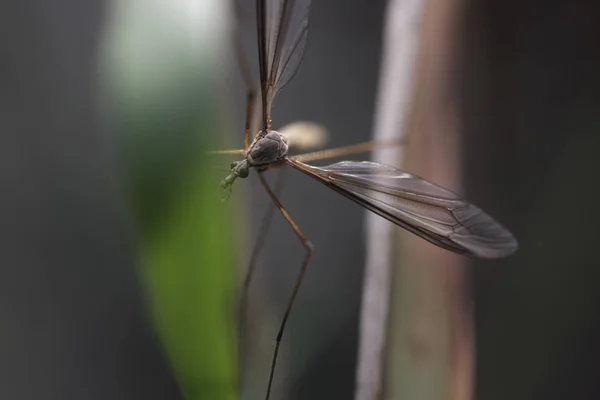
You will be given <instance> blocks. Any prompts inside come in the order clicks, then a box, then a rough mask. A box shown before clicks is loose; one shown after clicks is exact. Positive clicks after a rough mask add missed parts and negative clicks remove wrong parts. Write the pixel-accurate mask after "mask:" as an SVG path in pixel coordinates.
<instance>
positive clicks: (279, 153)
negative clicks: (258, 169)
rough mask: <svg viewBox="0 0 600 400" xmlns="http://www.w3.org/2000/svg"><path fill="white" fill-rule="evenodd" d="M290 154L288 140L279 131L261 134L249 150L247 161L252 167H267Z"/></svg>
mask: <svg viewBox="0 0 600 400" xmlns="http://www.w3.org/2000/svg"><path fill="white" fill-rule="evenodd" d="M287 153H288V145H287V140H286V139H285V137H284V136H283V135H281V134H280V133H279V132H277V131H273V130H272V131H269V133H268V134H266V135H265V134H264V132H263V131H261V132H259V134H258V135H257V137H256V139H255V140H254V142H253V143H252V145H251V146H250V148H249V149H248V153H247V155H246V159H247V160H248V163H249V164H250V165H252V166H260V165H267V164H271V163H274V162H277V161H279V160H281V159H282V158H283V157H285V156H286V155H287Z"/></svg>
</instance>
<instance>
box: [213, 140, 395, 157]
mask: <svg viewBox="0 0 600 400" xmlns="http://www.w3.org/2000/svg"><path fill="white" fill-rule="evenodd" d="M405 144H406V143H405V141H404V140H401V141H399V140H384V141H374V140H373V141H370V142H363V143H358V144H353V145H350V146H343V147H336V148H334V149H325V150H318V151H313V152H310V153H304V154H297V155H293V156H291V157H290V158H293V159H294V160H296V161H300V162H310V161H320V160H326V159H328V158H336V157H345V156H349V155H352V154H360V153H368V152H370V151H373V150H376V149H380V148H383V147H395V146H404V145H405ZM208 154H213V155H243V154H245V150H242V149H240V150H215V151H210V152H208Z"/></svg>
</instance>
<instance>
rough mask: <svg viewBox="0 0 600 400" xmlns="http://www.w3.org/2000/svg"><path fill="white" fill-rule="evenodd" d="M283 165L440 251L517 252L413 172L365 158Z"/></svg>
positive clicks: (487, 221) (507, 238) (496, 228)
mask: <svg viewBox="0 0 600 400" xmlns="http://www.w3.org/2000/svg"><path fill="white" fill-rule="evenodd" d="M286 163H287V164H288V165H290V166H291V167H293V168H295V169H297V170H299V171H301V172H303V173H305V174H307V175H308V176H310V177H312V178H314V179H316V180H317V181H319V182H321V183H323V184H324V185H326V186H328V187H329V188H331V189H333V190H335V191H336V192H338V193H340V194H342V195H343V196H345V197H347V198H349V199H350V200H352V201H354V202H356V203H358V204H360V205H361V206H363V207H365V208H367V209H368V210H371V211H373V212H375V213H376V214H379V215H380V216H382V217H384V218H385V219H387V220H389V221H391V222H393V223H395V224H396V225H399V226H401V227H402V228H404V229H406V230H408V231H410V232H412V233H414V234H416V235H418V236H420V237H422V238H423V239H425V240H427V241H429V242H431V243H433V244H435V245H437V246H439V247H442V248H444V249H447V250H450V251H453V252H455V253H459V254H464V255H470V256H475V257H481V258H502V257H506V256H508V255H510V254H512V253H514V252H515V251H516V250H517V247H518V244H517V241H516V240H515V238H514V237H513V235H512V234H511V233H510V232H509V231H508V230H507V229H505V228H504V227H503V226H502V225H500V224H499V223H498V222H496V221H495V220H494V219H493V218H492V217H490V216H489V215H487V214H486V213H485V212H483V211H482V210H481V209H479V208H477V207H475V206H474V205H472V204H469V203H467V202H466V201H464V200H463V199H461V198H460V197H459V196H458V195H456V194H455V193H453V192H451V191H449V190H447V189H444V188H442V187H440V186H437V185H435V184H433V183H431V182H429V181H426V180H425V179H422V178H419V177H418V176H415V175H412V174H409V173H406V172H403V171H400V170H398V169H396V168H394V167H390V166H388V165H383V164H378V163H374V162H367V161H363V162H355V161H342V162H339V163H336V164H332V165H329V166H326V167H314V166H311V165H307V164H304V163H301V162H299V161H297V160H294V159H293V158H290V159H287V160H286Z"/></svg>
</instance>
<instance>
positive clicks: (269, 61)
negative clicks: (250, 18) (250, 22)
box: [257, 0, 310, 127]
mask: <svg viewBox="0 0 600 400" xmlns="http://www.w3.org/2000/svg"><path fill="white" fill-rule="evenodd" d="M309 8H310V0H257V27H258V42H259V45H258V47H259V49H258V53H259V54H258V55H259V60H260V61H259V63H260V80H261V92H262V104H263V122H264V127H266V126H267V125H268V121H269V120H270V114H271V112H270V110H271V105H272V104H273V100H274V99H275V96H276V95H277V92H278V91H279V90H280V89H281V88H283V87H284V86H285V85H286V84H287V83H288V82H289V81H290V80H291V79H292V78H293V77H294V75H296V72H298V68H299V66H300V62H301V61H302V56H303V54H304V48H305V47H306V40H307V37H308V14H309Z"/></svg>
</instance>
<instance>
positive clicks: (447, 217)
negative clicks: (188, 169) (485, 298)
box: [217, 0, 518, 400]
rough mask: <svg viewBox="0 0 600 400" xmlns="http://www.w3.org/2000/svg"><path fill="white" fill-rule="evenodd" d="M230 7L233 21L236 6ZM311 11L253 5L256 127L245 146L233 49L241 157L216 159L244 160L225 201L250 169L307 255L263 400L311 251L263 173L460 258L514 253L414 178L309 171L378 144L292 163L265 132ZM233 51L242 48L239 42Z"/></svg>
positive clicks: (375, 166)
mask: <svg viewBox="0 0 600 400" xmlns="http://www.w3.org/2000/svg"><path fill="white" fill-rule="evenodd" d="M238 1H239V0H238ZM236 6H237V11H238V13H239V12H240V9H239V4H236ZM309 8H310V0H257V1H256V13H257V15H256V25H257V33H258V60H259V72H260V100H261V102H260V105H261V113H260V127H259V129H257V130H258V132H257V133H256V134H255V135H254V138H253V140H252V142H250V123H251V118H252V109H253V103H254V97H255V96H254V90H253V89H252V86H253V85H252V78H251V77H250V74H249V72H248V68H247V65H246V60H245V58H244V57H243V52H242V51H241V49H240V48H238V55H239V56H240V60H239V61H240V65H241V66H242V71H243V74H244V80H245V81H246V85H247V87H248V96H247V102H246V104H247V105H246V123H245V129H244V149H243V150H233V151H221V152H217V153H220V154H241V155H243V159H242V160H240V161H237V162H234V163H232V164H231V168H230V172H229V174H228V175H227V176H226V177H225V179H223V181H222V182H221V184H220V188H221V190H222V191H223V192H224V199H226V198H228V197H229V195H230V193H231V190H232V186H233V184H234V182H235V181H236V180H237V179H238V178H240V179H241V178H246V177H248V175H249V173H250V170H252V169H254V170H255V171H257V172H258V178H259V180H260V182H261V184H262V186H263V187H264V189H265V191H266V192H267V194H268V196H269V197H270V199H271V200H272V202H273V205H274V207H275V208H276V209H278V210H279V211H280V212H281V214H282V215H283V217H284V218H285V220H286V221H287V222H288V224H289V225H290V226H291V228H292V229H293V231H294V232H295V234H296V236H297V237H298V239H299V240H300V242H301V243H302V246H303V247H304V249H305V256H304V259H303V261H302V264H301V266H300V271H299V273H298V276H297V278H296V282H295V285H294V288H293V290H292V293H291V295H290V298H289V301H288V303H287V307H286V309H285V313H284V316H283V319H282V321H281V324H280V326H279V331H278V333H277V337H276V341H275V347H274V351H273V358H272V361H271V368H270V373H269V380H268V384H267V389H266V399H267V400H268V399H269V396H270V393H271V388H272V384H273V377H274V373H275V366H276V363H277V355H278V352H279V346H280V343H281V339H282V337H283V333H284V331H285V327H286V324H287V321H288V318H289V316H290V312H291V310H292V306H293V304H294V300H295V298H296V295H297V293H298V290H299V288H300V285H301V283H302V279H303V277H304V274H305V272H306V267H307V265H308V262H309V260H310V258H311V254H312V250H313V245H312V244H311V242H310V241H309V240H308V238H307V237H306V236H305V235H304V233H302V231H301V230H300V228H299V227H298V226H297V225H296V223H295V222H294V220H293V219H292V218H291V216H290V215H289V214H288V213H287V211H286V210H285V208H284V207H283V205H282V204H281V202H280V201H279V199H278V196H277V192H278V190H279V189H278V188H276V189H275V190H273V189H271V187H270V186H269V184H268V183H267V181H266V180H265V178H264V176H263V173H264V172H265V171H267V170H269V169H272V168H276V167H284V166H288V167H291V168H294V169H296V170H298V171H300V172H302V173H303V174H305V175H308V176H309V177H311V178H313V179H315V180H316V181H318V182H320V183H322V184H323V185H325V186H327V187H329V188H330V189H332V190H334V191H336V192H337V193H339V194H341V195H343V196H344V197H346V198H348V199H350V200H352V201H354V202H355V203H357V204H359V205H361V206H363V207H364V208H366V209H368V210H370V211H372V212H374V213H376V214H378V215H380V216H382V217H383V218H385V219H387V220H389V221H391V222H393V223H394V224H396V225H398V226H400V227H402V228H404V229H406V230H408V231H410V232H412V233H414V234H415V235H418V236H420V237H421V238H423V239H425V240H427V241H428V242H430V243H433V244H434V245H436V246H439V247H441V248H444V249H446V250H450V251H452V252H455V253H458V254H463V255H467V256H473V257H480V258H502V257H506V256H508V255H510V254H512V253H514V252H515V251H516V250H517V247H518V245H517V241H516V240H515V238H514V237H513V235H512V234H511V233H510V232H509V231H508V230H506V229H505V228H504V227H503V226H502V225H500V224H499V223H498V222H496V221H495V220H494V219H493V218H492V217H490V216H489V215H487V214H486V213H484V212H483V211H482V210H480V209H479V208H477V207H475V206H473V205H472V204H469V203H468V202H466V201H465V200H463V199H461V198H460V197H459V196H458V195H456V194H455V193H453V192H451V191H449V190H447V189H444V188H442V187H440V186H438V185H435V184H433V183H431V182H429V181H427V180H425V179H422V178H420V177H418V176H415V175H412V174H410V173H407V172H404V171H401V170H399V169H396V168H394V167H392V166H388V165H383V164H379V163H375V162H368V161H362V162H356V161H341V162H338V163H335V164H332V165H329V166H325V167H316V166H313V165H309V164H307V162H308V161H315V160H319V159H325V158H331V157H337V156H340V155H348V154H353V153H359V152H364V151H366V150H369V149H373V148H375V147H377V144H369V143H364V144H359V145H355V146H348V147H346V148H339V149H333V150H326V151H323V152H315V153H309V154H301V155H295V156H292V155H290V154H289V153H290V151H289V147H290V146H289V143H288V141H287V139H286V137H285V136H284V135H282V134H281V133H280V132H277V131H275V130H273V129H271V125H272V121H271V107H272V105H273V101H274V100H275V97H276V95H277V94H278V92H279V91H280V90H281V89H282V88H283V87H284V86H285V85H286V84H287V83H289V82H290V80H292V78H293V77H294V76H295V75H296V73H297V72H298V68H299V66H300V62H301V60H302V56H303V54H304V49H305V47H306V42H307V37H308V16H309ZM238 36H239V35H238ZM238 40H239V37H238ZM237 44H238V46H239V47H241V43H240V42H239V41H238V43H237ZM280 183H281V180H280V179H278V183H277V185H276V186H277V187H280ZM273 210H274V208H273ZM265 221H267V222H266V223H264V224H263V227H262V229H261V234H260V237H259V241H258V242H257V244H256V246H255V248H254V251H253V254H252V258H251V262H250V267H249V268H248V271H247V272H246V278H245V281H244V289H243V293H242V301H241V303H242V306H243V305H244V303H245V299H246V295H247V294H246V292H247V290H248V285H249V284H250V279H251V276H252V271H253V264H254V261H255V259H256V257H257V255H258V251H259V250H260V248H261V247H262V241H263V239H264V236H265V235H266V228H267V227H268V224H269V222H268V221H270V215H269V214H268V217H267V218H266V219H265ZM242 314H243V311H242Z"/></svg>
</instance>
